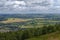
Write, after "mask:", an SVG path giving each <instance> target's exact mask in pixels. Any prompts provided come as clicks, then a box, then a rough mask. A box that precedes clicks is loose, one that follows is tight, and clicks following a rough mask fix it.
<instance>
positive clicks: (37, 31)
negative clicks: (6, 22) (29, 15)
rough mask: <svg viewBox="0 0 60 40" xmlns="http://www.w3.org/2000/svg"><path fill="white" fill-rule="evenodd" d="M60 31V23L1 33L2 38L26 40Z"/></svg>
mask: <svg viewBox="0 0 60 40" xmlns="http://www.w3.org/2000/svg"><path fill="white" fill-rule="evenodd" d="M56 31H60V25H55V26H51V25H49V26H43V27H41V28H30V29H23V30H19V31H14V32H5V33H4V32H3V33H0V40H25V39H28V38H32V37H37V36H41V35H44V34H48V33H52V32H56Z"/></svg>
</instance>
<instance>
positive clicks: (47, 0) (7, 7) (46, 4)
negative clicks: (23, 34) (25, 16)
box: [0, 0, 60, 13]
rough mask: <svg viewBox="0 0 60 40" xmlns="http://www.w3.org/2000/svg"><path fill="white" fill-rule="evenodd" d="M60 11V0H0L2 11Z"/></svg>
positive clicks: (0, 11) (0, 10)
mask: <svg viewBox="0 0 60 40" xmlns="http://www.w3.org/2000/svg"><path fill="white" fill-rule="evenodd" d="M33 12H34V13H60V0H0V13H33Z"/></svg>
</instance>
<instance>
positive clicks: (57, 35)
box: [26, 32, 60, 40]
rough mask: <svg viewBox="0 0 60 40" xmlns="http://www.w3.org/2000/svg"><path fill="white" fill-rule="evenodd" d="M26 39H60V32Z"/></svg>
mask: <svg viewBox="0 0 60 40" xmlns="http://www.w3.org/2000/svg"><path fill="white" fill-rule="evenodd" d="M26 40H60V32H54V33H50V34H46V35H42V36H39V37H35V38H30V39H26Z"/></svg>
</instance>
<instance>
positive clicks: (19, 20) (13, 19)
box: [1, 18, 30, 23]
mask: <svg viewBox="0 0 60 40" xmlns="http://www.w3.org/2000/svg"><path fill="white" fill-rule="evenodd" d="M29 20H30V19H19V18H9V19H7V20H6V21H1V23H13V22H26V21H29Z"/></svg>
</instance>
